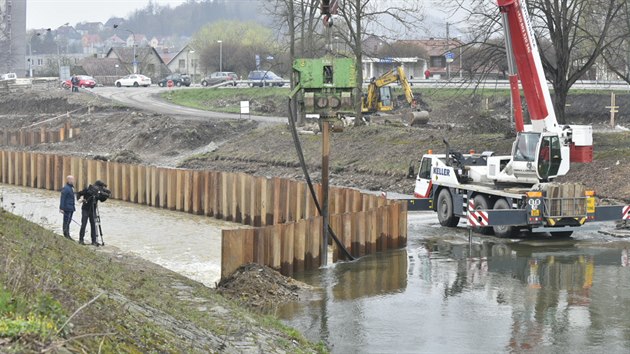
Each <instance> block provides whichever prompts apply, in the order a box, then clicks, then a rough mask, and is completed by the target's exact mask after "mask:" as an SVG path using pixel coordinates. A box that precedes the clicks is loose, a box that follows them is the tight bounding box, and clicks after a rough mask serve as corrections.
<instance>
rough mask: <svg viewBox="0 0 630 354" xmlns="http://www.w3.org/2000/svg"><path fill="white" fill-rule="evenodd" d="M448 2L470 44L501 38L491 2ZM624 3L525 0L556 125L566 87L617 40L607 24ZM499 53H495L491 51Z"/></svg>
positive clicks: (614, 0) (561, 117)
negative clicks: (549, 85)
mask: <svg viewBox="0 0 630 354" xmlns="http://www.w3.org/2000/svg"><path fill="white" fill-rule="evenodd" d="M521 1H525V0H521ZM449 4H450V6H451V7H452V8H453V9H455V10H457V11H460V12H461V13H463V14H465V20H464V22H465V23H466V24H467V25H468V26H469V28H470V31H469V35H470V37H471V39H472V40H471V41H470V42H471V43H473V44H483V45H487V44H488V43H489V42H490V41H491V40H492V39H496V38H497V37H501V36H502V33H503V30H502V28H501V27H502V26H501V23H500V17H499V11H498V7H497V6H496V4H495V3H494V1H492V2H489V1H485V0H469V1H467V0H451V1H450V2H449ZM624 5H627V0H553V1H552V0H531V1H529V2H528V9H529V11H530V13H531V16H532V21H533V22H534V23H533V26H534V31H535V32H536V36H537V38H536V40H537V42H538V43H539V46H540V48H541V59H542V63H543V67H544V69H545V72H546V75H547V78H548V80H550V81H551V83H552V86H553V89H554V108H555V112H556V116H557V118H558V121H559V122H560V123H561V124H563V123H565V122H566V119H565V114H564V112H565V106H566V100H567V95H568V92H569V89H570V88H571V86H573V84H574V83H575V82H576V81H577V80H579V79H581V78H583V77H584V75H585V74H587V73H588V72H589V70H591V69H592V68H593V65H595V63H596V62H597V60H598V58H600V56H601V55H602V53H603V52H604V51H606V49H607V48H610V47H611V46H613V45H616V44H618V43H619V40H620V38H621V36H620V34H616V35H614V36H613V35H612V33H613V32H612V31H611V28H612V24H613V23H615V22H616V21H615V20H616V19H617V16H618V15H619V13H620V11H621V10H622V9H623V7H624ZM500 53H501V51H494V52H493V54H492V55H499V54H500ZM503 53H505V50H504V49H503ZM503 55H505V54H503Z"/></svg>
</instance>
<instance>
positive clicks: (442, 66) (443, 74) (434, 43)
mask: <svg viewBox="0 0 630 354" xmlns="http://www.w3.org/2000/svg"><path fill="white" fill-rule="evenodd" d="M398 43H403V44H409V45H417V46H421V47H424V48H425V49H426V51H427V53H428V56H429V58H428V63H427V67H428V69H429V71H430V72H431V78H433V79H447V76H448V72H449V71H450V75H451V77H454V76H455V75H459V71H460V59H461V58H460V53H461V51H460V49H461V48H462V46H463V45H464V43H463V42H462V41H460V40H458V39H450V40H447V39H436V38H429V39H420V40H402V41H398ZM448 52H451V53H453V54H454V56H455V58H454V60H453V62H451V63H448V62H447V60H446V53H448ZM417 76H418V77H420V75H417ZM414 77H415V76H414Z"/></svg>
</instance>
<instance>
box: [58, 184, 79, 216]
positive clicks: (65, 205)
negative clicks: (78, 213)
mask: <svg viewBox="0 0 630 354" xmlns="http://www.w3.org/2000/svg"><path fill="white" fill-rule="evenodd" d="M59 209H60V210H63V211H75V209H74V187H72V186H71V185H69V184H66V185H65V186H63V188H62V189H61V201H60V202H59Z"/></svg>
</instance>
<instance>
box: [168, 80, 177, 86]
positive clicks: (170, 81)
mask: <svg viewBox="0 0 630 354" xmlns="http://www.w3.org/2000/svg"><path fill="white" fill-rule="evenodd" d="M174 84H175V83H174V82H173V80H168V81H167V82H166V86H168V87H173V85H174Z"/></svg>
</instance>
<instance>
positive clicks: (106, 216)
mask: <svg viewBox="0 0 630 354" xmlns="http://www.w3.org/2000/svg"><path fill="white" fill-rule="evenodd" d="M0 193H1V195H2V206H3V207H4V208H5V209H6V210H9V211H12V212H13V213H15V214H17V215H20V216H22V217H24V218H26V219H28V220H31V221H33V222H36V223H38V224H40V225H42V226H44V227H46V228H48V229H51V230H53V231H55V232H57V233H59V234H61V226H62V215H61V214H60V213H59V211H58V210H59V193H58V192H50V191H43V190H38V189H31V188H20V187H14V186H8V185H3V184H0ZM99 210H100V214H101V224H102V228H103V240H104V241H105V244H106V247H108V246H113V247H116V248H119V249H120V250H122V251H124V252H130V253H133V254H136V255H138V256H140V257H142V258H145V259H147V260H149V261H152V262H154V263H157V264H159V265H162V266H164V267H166V268H168V269H170V270H173V271H175V272H178V273H181V274H183V275H185V276H187V277H189V278H191V279H194V280H197V281H199V282H201V283H204V284H205V285H208V286H214V284H215V282H218V281H219V277H220V275H221V270H220V269H221V268H220V266H221V263H220V260H221V229H223V228H235V227H239V226H238V225H235V224H231V223H225V222H221V221H218V220H215V219H212V218H207V217H202V216H195V215H190V214H185V213H181V212H173V211H168V210H163V209H158V208H151V207H146V206H140V205H135V204H131V203H124V202H119V201H115V200H108V201H106V202H105V203H99ZM74 220H75V221H76V222H78V223H80V222H81V211H80V210H78V211H77V212H75V214H74ZM70 233H71V236H72V237H73V238H74V239H75V241H78V238H79V225H77V224H76V223H72V225H71V227H70ZM85 240H86V241H87V242H88V243H89V242H90V235H89V226H88V229H87V234H86V238H85ZM86 247H92V246H86Z"/></svg>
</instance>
